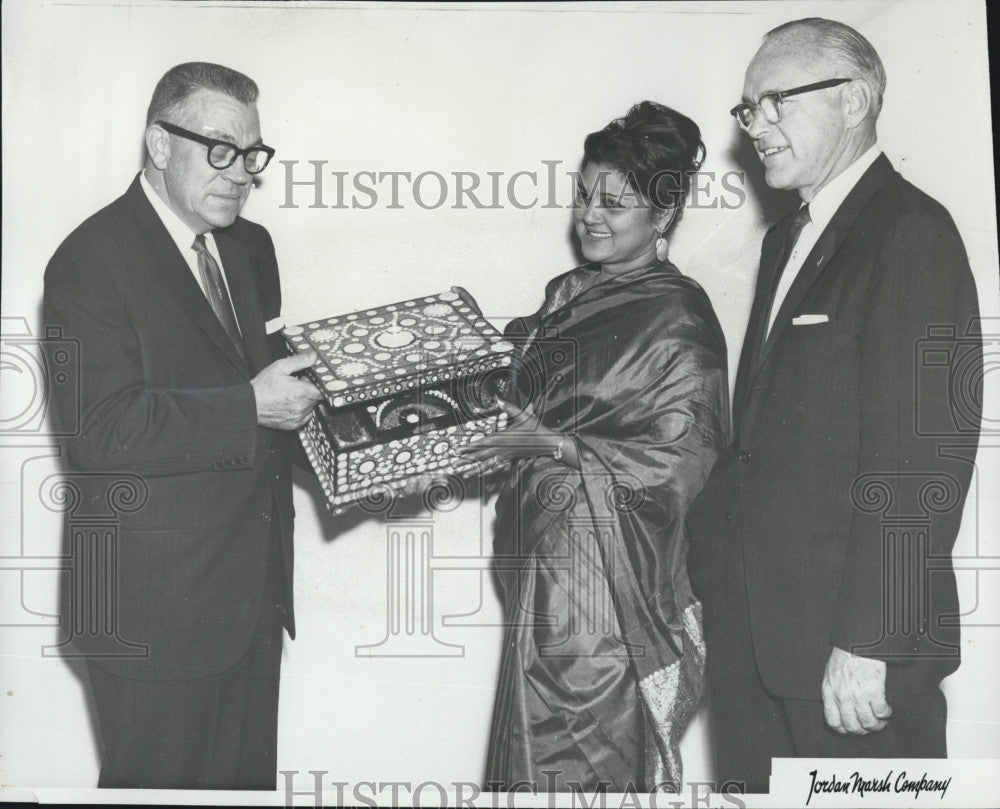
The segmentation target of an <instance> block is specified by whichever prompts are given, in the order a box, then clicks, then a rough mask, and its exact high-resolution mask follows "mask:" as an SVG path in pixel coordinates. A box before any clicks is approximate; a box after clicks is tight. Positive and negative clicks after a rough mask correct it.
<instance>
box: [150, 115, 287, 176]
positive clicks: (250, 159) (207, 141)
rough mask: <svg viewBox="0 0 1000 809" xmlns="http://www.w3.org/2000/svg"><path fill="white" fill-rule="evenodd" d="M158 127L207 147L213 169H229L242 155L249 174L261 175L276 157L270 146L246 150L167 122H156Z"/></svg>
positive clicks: (253, 147) (209, 162)
mask: <svg viewBox="0 0 1000 809" xmlns="http://www.w3.org/2000/svg"><path fill="white" fill-rule="evenodd" d="M156 125H157V126H160V127H163V129H165V130H166V131H167V132H169V133H170V134H171V135H177V136H179V137H182V138H187V139H188V140H193V141H195V142H197V143H201V144H203V145H204V146H205V147H207V149H208V155H207V157H208V165H210V166H211V167H212V168H213V169H219V170H222V169H228V168H229V167H230V166H231V165H233V163H235V162H236V158H237V157H240V156H241V155H242V156H243V165H244V166H245V167H246V170H247V174H260V173H261V172H262V171H263V170H264V169H266V168H267V164H268V162H269V161H270V160H271V158H272V157H274V149H272V148H271V147H270V146H264V144H260V145H259V146H248V147H247V148H246V149H241V148H239V147H238V146H237V145H236V144H235V143H229V142H228V141H225V140H217V139H216V138H206V137H205V136H204V135H199V134H198V133H197V132H191V131H190V130H187V129H184V128H183V127H179V126H177V125H176V124H170V123H167V122H166V121H156Z"/></svg>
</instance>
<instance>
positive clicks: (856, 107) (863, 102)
mask: <svg viewBox="0 0 1000 809" xmlns="http://www.w3.org/2000/svg"><path fill="white" fill-rule="evenodd" d="M843 99H844V112H845V114H846V117H847V126H848V127H849V128H850V129H853V128H854V127H856V126H858V125H859V124H861V123H862V122H863V121H865V120H867V119H868V117H869V116H870V115H871V113H872V108H873V106H874V98H873V96H872V88H871V87H869V86H868V82H866V81H862V80H861V79H854V80H853V81H852V82H851V83H850V84H848V85H847V89H846V90H844V95H843Z"/></svg>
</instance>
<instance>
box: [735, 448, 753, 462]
mask: <svg viewBox="0 0 1000 809" xmlns="http://www.w3.org/2000/svg"><path fill="white" fill-rule="evenodd" d="M737 457H738V458H739V459H740V463H750V450H746V449H745V450H743V452H741V453H740V454H739V455H738V456H737Z"/></svg>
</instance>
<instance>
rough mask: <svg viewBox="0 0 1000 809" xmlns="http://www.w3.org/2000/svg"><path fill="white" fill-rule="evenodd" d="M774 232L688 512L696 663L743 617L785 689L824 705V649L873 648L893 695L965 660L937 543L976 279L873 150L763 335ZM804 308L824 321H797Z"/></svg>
mask: <svg viewBox="0 0 1000 809" xmlns="http://www.w3.org/2000/svg"><path fill="white" fill-rule="evenodd" d="M787 235H788V226H787V223H783V224H782V225H780V226H777V227H775V228H772V229H771V230H770V231H769V232H768V234H767V235H766V236H765V238H764V242H763V245H762V249H761V264H760V271H759V273H758V278H757V288H756V294H755V297H754V303H753V307H752V310H751V315H750V321H749V324H748V327H747V335H746V338H745V341H744V346H743V351H742V354H741V358H740V365H739V371H738V377H737V383H736V389H735V392H734V403H733V420H734V423H733V444H732V447H731V448H730V451H729V452H728V453H727V455H726V457H725V458H723V459H721V460H720V461H719V463H718V464H717V465H716V468H715V470H714V471H713V474H712V476H711V478H710V480H709V482H708V484H707V485H706V487H705V489H704V490H703V492H702V494H701V496H700V497H699V498H698V501H697V502H696V504H695V506H694V508H693V509H692V512H691V514H690V516H689V522H690V528H691V533H692V551H691V556H690V559H689V565H690V568H691V575H692V580H693V583H694V585H695V588H696V591H697V592H698V594H699V595H700V596H701V597H702V599H703V600H704V601H705V602H706V603H705V606H706V626H710V625H711V626H713V627H716V628H717V630H716V633H715V634H716V648H715V649H713V648H712V645H711V642H712V636H711V635H709V637H708V640H709V658H710V659H711V657H712V655H713V654H717V655H719V656H721V657H722V658H724V655H725V650H724V649H722V648H720V646H722V645H724V644H725V636H726V633H727V632H745V631H746V628H745V626H736V625H735V624H734V623H733V621H732V619H728V621H727V616H731V615H737V614H748V615H749V623H750V628H749V631H750V633H751V636H752V641H753V648H754V654H755V658H756V664H757V669H758V672H759V673H760V675H761V678H762V680H763V682H764V685H765V686H766V687H767V688H768V689H769V690H770V691H771V692H772V693H774V694H776V695H778V696H782V697H788V698H797V699H821V693H820V684H821V682H822V677H823V671H824V667H825V665H826V661H827V659H828V658H829V655H830V651H831V647H832V646H837V647H840V648H841V649H844V650H847V651H850V652H852V653H854V654H858V655H867V656H873V657H877V658H879V659H882V660H885V661H886V662H887V663H888V664H889V669H888V675H887V690H888V691H889V692H890V694H892V693H919V692H922V691H924V690H927V689H929V688H931V687H933V686H934V685H936V684H937V683H938V682H939V681H940V679H941V678H942V677H943V676H944V675H945V674H947V673H949V672H950V671H953V670H954V669H955V668H956V667H957V666H958V663H959V645H958V644H959V637H958V632H959V629H958V598H957V594H956V585H955V576H954V572H953V570H952V566H951V557H950V554H951V549H952V546H953V544H954V541H955V537H956V534H957V532H958V527H959V522H960V519H961V514H962V505H963V502H964V499H965V494H966V492H967V490H968V487H969V481H970V476H971V472H972V459H973V458H974V453H975V444H976V438H977V435H978V427H979V418H980V412H979V401H978V399H977V397H976V396H975V393H974V390H972V389H970V390H972V395H971V396H970V395H965V394H966V393H967V391H966V390H963V389H961V385H956V384H955V380H956V379H957V378H958V377H960V376H962V374H965V376H966V378H967V379H968V378H971V379H973V380H974V379H975V378H976V377H977V374H978V375H979V378H980V379H981V365H980V363H981V339H980V336H979V334H978V332H977V333H975V334H970V333H969V331H968V329H969V327H970V322H971V321H972V319H973V318H975V317H976V316H977V314H978V304H977V297H976V288H975V283H974V280H973V277H972V273H971V271H970V269H969V264H968V259H967V257H966V254H965V249H964V247H963V245H962V241H961V238H960V237H959V235H958V232H957V230H956V228H955V225H954V223H953V221H952V219H951V217H950V216H949V214H948V212H947V211H946V210H945V209H944V208H943V207H942V206H941V205H940V204H938V203H937V202H936V201H934V200H933V199H931V198H930V197H928V196H927V195H926V194H924V193H922V192H921V191H919V190H918V189H917V188H915V187H914V186H913V185H911V184H910V183H908V182H906V181H905V180H904V179H903V178H902V177H901V176H900V175H899V174H898V173H897V172H895V171H893V169H892V166H891V164H890V163H889V161H888V160H887V159H886V157H885V156H884V155H883V156H880V157H879V158H878V159H877V160H876V162H875V163H874V164H872V166H871V167H870V168H869V169H868V170H867V171H866V173H865V174H864V175H863V176H862V177H861V179H860V180H859V181H858V183H857V185H856V186H855V187H854V189H853V190H852V191H851V192H850V194H849V195H848V196H847V198H846V199H845V201H844V202H843V204H842V205H841V206H840V208H839V209H838V210H837V212H836V214H835V215H834V217H833V219H832V220H831V222H830V223H829V225H828V227H827V228H826V229H825V231H824V232H823V233H822V234H821V236H820V238H819V240H818V241H817V243H816V245H815V247H814V248H813V250H812V251H811V253H810V254H809V256H808V257H807V259H806V261H805V263H804V264H803V266H802V269H801V271H800V272H799V274H798V276H797V277H796V279H795V281H794V283H793V284H792V286H791V288H790V290H789V292H788V295H787V297H786V298H785V300H784V302H783V303H782V305H781V307H780V309H779V311H778V314H777V317H776V319H775V323H774V325H773V327H772V330H771V332H770V335H769V336H768V337H767V339H766V340H764V334H765V329H766V324H767V318H768V313H769V310H770V306H771V301H772V299H773V295H774V288H775V286H776V284H777V276H778V273H779V271H780V269H781V268H780V263H781V260H782V258H783V255H784V253H785V240H786V239H787ZM806 314H813V315H826V316H828V318H829V320H828V322H823V323H813V324H812V325H805V324H795V323H793V320H794V319H796V318H797V317H799V316H801V315H806ZM973 388H974V382H973ZM958 444H962V445H964V448H963V449H961V450H955V449H954V448H952V449H949V448H948V445H958ZM734 607H738V608H739V609H738V610H737V609H734ZM717 662H720V663H721V662H722V661H721V660H719V658H717ZM722 676H723V677H724V674H723V675H722Z"/></svg>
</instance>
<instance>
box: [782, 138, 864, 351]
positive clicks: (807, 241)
mask: <svg viewBox="0 0 1000 809" xmlns="http://www.w3.org/2000/svg"><path fill="white" fill-rule="evenodd" d="M880 154H882V150H881V149H879V148H878V144H874V145H873V146H872V147H871V148H870V149H868V151H866V152H865V153H864V154H863V155H861V157H859V158H858V159H857V160H855V161H854V162H853V163H851V165H849V166H848V167H847V168H846V169H844V170H843V171H842V172H840V174H838V175H837V176H836V177H834V178H833V179H832V180H830V182H828V183H827V184H826V185H824V186H823V187H822V188H821V189H820V190H819V192H818V193H817V194H816V196H815V197H813V200H812V202H810V203H809V222H808V223H807V224H806V226H805V227H803V228H802V232H801V233H800V234H799V239H798V241H797V242H795V248H794V249H793V250H792V254H791V255H790V256H789V257H788V261H787V262H786V263H785V269H784V271H783V272H782V273H781V279H780V280H779V281H778V288H777V290H776V291H775V293H774V303H772V304H771V316H770V318H769V319H768V321H767V333H768V334H770V333H771V327H772V326H773V325H774V319H775V318H776V317H777V316H778V311H779V310H780V309H781V304H782V303H783V302H784V300H785V296H786V295H788V290H789V289H790V288H791V286H792V282H793V281H795V277H796V276H797V275H798V274H799V270H801V269H802V265H803V264H805V261H806V258H807V257H808V256H809V253H810V252H811V251H812V249H813V247H815V246H816V242H817V241H819V237H820V235H821V234H822V233H823V231H824V230H826V226H827V225H829V224H830V220H831V219H833V215H834V214H835V213H836V212H837V209H838V208H839V207H840V206H841V204H843V202H844V200H845V199H847V195H848V194H850V193H851V191H852V190H853V188H854V186H856V185H857V184H858V180H860V179H861V175H862V174H864V173H865V172H866V171H867V170H868V168H869V167H870V166H871V164H872V163H874V162H875V161H876V160H877V159H878V156H879V155H880Z"/></svg>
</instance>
